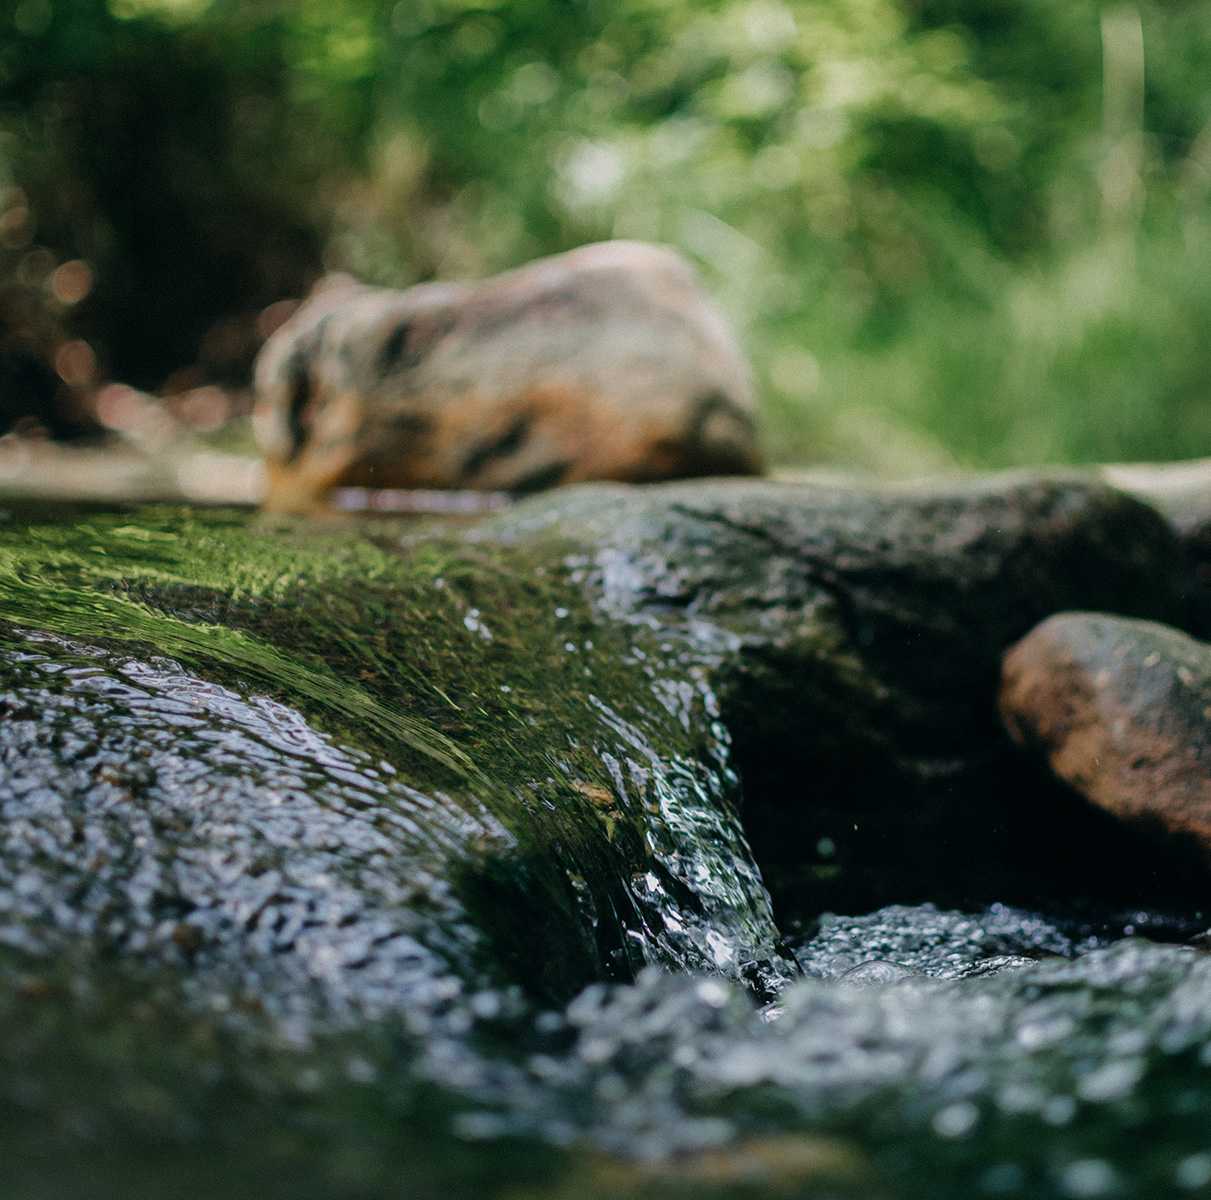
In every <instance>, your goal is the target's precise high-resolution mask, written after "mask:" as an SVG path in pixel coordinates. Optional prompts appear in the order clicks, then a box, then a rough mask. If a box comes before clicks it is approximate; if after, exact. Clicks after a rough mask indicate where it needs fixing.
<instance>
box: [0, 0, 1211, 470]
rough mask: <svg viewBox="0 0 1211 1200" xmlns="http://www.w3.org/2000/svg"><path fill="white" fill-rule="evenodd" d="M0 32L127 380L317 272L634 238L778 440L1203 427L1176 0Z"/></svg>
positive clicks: (517, 7) (1197, 11) (546, 3)
mask: <svg viewBox="0 0 1211 1200" xmlns="http://www.w3.org/2000/svg"><path fill="white" fill-rule="evenodd" d="M0 28H7V29H9V30H12V31H13V33H12V36H11V37H9V39H8V41H7V43H6V45H5V49H4V51H3V54H2V55H0V79H2V90H0V96H2V98H3V109H2V110H0V124H2V126H3V129H4V141H3V143H0V149H2V153H3V156H4V158H5V159H7V162H8V167H9V170H10V171H11V173H12V176H13V179H14V180H15V182H16V183H18V184H20V186H21V187H22V188H23V189H25V193H26V195H27V196H28V198H29V199H30V201H31V203H30V208H31V210H32V211H33V212H34V213H35V214H36V217H37V222H38V225H37V229H36V237H37V240H38V243H39V244H42V245H44V246H45V247H49V249H50V250H51V251H52V252H53V253H54V254H55V255H56V257H57V258H58V259H63V258H70V257H76V256H78V257H83V258H85V259H87V260H88V261H89V262H90V263H92V264H93V266H94V267H95V269H96V271H97V278H98V284H97V287H96V289H95V291H94V294H93V295H92V296H91V297H89V298H88V299H87V300H86V301H84V302H82V303H81V305H80V306H79V307H78V310H74V311H72V312H68V313H66V314H64V320H65V321H66V322H67V323H68V325H70V326H72V327H73V328H74V329H76V330H77V331H79V332H81V333H83V335H84V336H86V337H89V339H90V340H91V341H93V343H94V344H95V345H96V346H97V348H98V349H99V350H101V351H103V352H104V355H103V357H107V359H108V366H109V368H110V369H111V371H112V372H113V373H115V374H117V375H119V376H121V377H123V378H127V379H130V380H132V381H134V382H137V383H143V384H151V383H155V382H157V381H159V380H160V379H162V378H163V377H164V375H165V374H167V373H168V372H169V371H171V370H172V369H173V368H174V367H179V366H181V365H182V364H184V363H186V362H188V361H191V359H192V358H193V357H196V356H197V354H198V345H199V343H200V341H201V340H202V338H203V336H204V335H205V333H206V331H207V329H209V328H211V327H212V326H213V325H214V323H215V322H216V321H217V320H219V319H220V318H223V317H230V316H232V315H234V314H238V313H240V312H252V311H255V309H256V308H257V307H258V306H259V305H263V304H264V303H266V302H268V301H270V300H273V299H276V298H280V297H284V296H288V295H295V294H298V293H299V292H300V290H301V289H302V288H303V287H304V286H305V285H306V284H307V282H308V281H309V280H310V279H311V278H313V277H314V276H315V275H316V274H317V273H318V272H319V270H320V269H321V262H322V264H323V265H324V266H327V267H329V268H339V269H347V270H350V271H352V272H354V273H355V274H357V275H359V276H361V277H363V278H366V279H369V280H372V281H375V282H382V283H392V284H408V283H411V282H415V281H417V280H421V279H425V278H431V277H434V276H456V277H457V276H475V275H480V274H484V273H488V272H491V271H494V270H497V269H501V268H503V267H507V266H510V265H514V264H516V263H519V262H522V261H524V260H526V259H528V258H532V257H534V256H537V255H540V254H543V253H549V252H552V251H556V250H559V249H563V248H566V247H569V246H572V245H576V244H579V243H581V242H584V241H588V240H594V239H597V238H603V237H612V236H613V237H636V238H643V239H650V240H656V241H662V242H667V243H670V244H672V245H675V246H677V247H679V248H680V249H682V250H683V251H684V252H685V253H687V254H689V255H690V256H691V257H693V258H694V259H695V260H697V261H698V262H699V264H700V265H701V266H702V268H703V269H704V273H705V275H706V277H707V281H708V284H709V286H710V287H711V288H712V290H713V291H714V292H715V293H716V294H717V295H718V296H719V297H720V299H721V302H722V303H723V304H724V306H725V308H726V309H727V311H728V313H729V315H730V316H731V318H732V319H733V321H734V322H736V324H737V325H738V326H739V327H740V329H741V332H742V335H743V337H744V339H745V342H746V344H747V346H748V348H749V351H750V353H751V355H752V357H753V358H754V361H755V363H756V365H757V367H758V373H759V375H760V378H761V383H762V388H763V394H764V399H765V411H766V433H767V441H768V444H769V448H770V450H771V453H772V455H773V457H774V458H775V459H776V460H779V461H782V462H808V461H813V460H821V459H823V460H834V461H840V462H845V463H849V464H851V465H853V464H858V465H866V466H869V467H872V468H873V469H876V470H879V471H883V472H891V473H903V472H908V471H914V470H922V469H929V468H932V467H942V466H946V465H948V464H951V463H953V462H955V461H958V462H961V463H968V464H998V463H1005V462H1014V461H1025V460H1031V459H1052V460H1054V459H1089V458H1120V457H1168V456H1178V455H1187V454H1202V453H1207V452H1208V451H1211V418H1209V417H1207V416H1205V415H1203V414H1204V412H1205V410H1206V409H1207V407H1208V406H1207V403H1206V402H1207V399H1208V397H1207V390H1208V385H1207V383H1206V380H1207V379H1208V378H1211V349H1208V347H1211V282H1208V281H1207V280H1208V279H1211V273H1209V272H1207V271H1206V270H1205V269H1202V267H1201V261H1202V256H1203V255H1204V254H1205V252H1206V249H1207V247H1208V245H1209V244H1211V209H1209V207H1208V192H1209V191H1211V123H1209V119H1211V86H1209V85H1208V83H1207V80H1208V79H1211V0H1185V2H1181V3H1178V2H1175V0H1141V2H1140V3H1139V4H1137V5H1132V4H1120V3H1117V0H1116V2H1113V3H1110V4H1107V5H1099V4H1097V3H1094V2H1093V0H981V2H980V3H976V2H974V0H711V2H709V3H690V2H689V0H616V2H612V3H606V2H605V0H518V2H517V3H509V4H503V3H499V2H498V0H399V2H398V3H395V4H391V3H386V2H384V0H325V2H321V0H301V2H300V3H297V4H285V3H276V2H274V0H212V2H211V3H207V0H111V2H110V4H109V7H105V6H104V5H103V4H102V2H101V0H19V3H14V2H13V0H5V2H4V3H0ZM10 207H11V205H10ZM27 234H28V237H30V238H32V237H33V236H34V233H32V232H29V231H27ZM5 236H6V238H9V240H10V241H11V240H12V238H11V236H10V234H9V233H6V235H5ZM20 236H26V235H20ZM18 240H19V237H18ZM30 244H32V242H31V243H30ZM13 270H16V267H15V266H14V267H13Z"/></svg>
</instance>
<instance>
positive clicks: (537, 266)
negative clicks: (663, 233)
mask: <svg viewBox="0 0 1211 1200" xmlns="http://www.w3.org/2000/svg"><path fill="white" fill-rule="evenodd" d="M749 374H750V372H749V369H748V366H747V364H746V363H745V362H744V358H743V356H742V355H741V353H740V350H739V348H738V347H737V345H736V343H735V340H734V339H733V337H732V335H731V333H730V332H729V331H728V329H727V327H726V325H725V324H724V322H723V320H722V318H721V317H720V316H719V315H718V314H717V313H716V312H715V311H714V309H713V308H712V307H711V306H710V304H709V303H708V301H707V300H706V298H705V296H703V294H702V292H701V291H700V289H699V287H698V284H697V281H696V279H695V277H694V274H693V271H692V269H691V268H690V266H689V264H688V263H686V262H685V261H684V260H682V259H680V258H679V257H678V256H677V255H675V254H673V253H672V252H671V251H668V250H665V249H662V248H660V247H657V246H648V245H643V244H641V243H637V242H603V243H600V244H598V245H593V246H582V247H581V248H580V249H578V250H573V251H570V252H569V253H566V254H561V255H557V256H555V257H553V258H546V259H542V260H540V261H538V262H535V263H531V264H529V265H528V266H525V267H522V268H519V269H518V270H515V271H510V272H507V273H506V274H504V275H500V276H497V277H496V278H494V279H489V280H487V281H485V282H483V283H479V284H474V285H471V284H455V283H428V284H422V285H420V286H418V287H414V288H410V289H408V290H407V291H403V292H399V291H390V290H387V289H384V288H370V287H365V286H362V285H359V284H356V283H354V282H353V281H352V280H350V279H347V278H343V277H341V278H336V279H332V280H328V281H326V282H325V283H324V284H322V285H321V286H320V288H319V289H318V290H317V291H316V292H315V293H314V294H313V296H312V297H311V299H309V300H308V301H307V302H306V303H305V304H304V305H303V306H302V307H301V308H300V309H299V311H298V312H297V313H296V314H295V315H294V316H292V317H291V318H290V319H289V320H288V321H287V322H286V323H285V324H284V325H283V326H282V327H281V328H280V329H279V330H278V331H277V332H276V333H275V334H274V335H273V336H272V337H271V338H270V339H269V341H268V342H267V343H266V345H265V348H264V349H263V350H262V352H261V355H260V357H259V360H258V365H257V391H258V408H257V411H256V414H255V418H254V419H255V422H256V425H257V429H258V434H259V436H260V440H261V444H262V447H263V448H264V450H265V452H266V454H267V455H268V459H269V464H268V465H269V492H268V495H267V497H266V501H265V505H266V508H268V509H269V510H271V511H278V512H306V511H309V510H311V509H314V508H317V507H319V506H321V505H322V504H323V502H324V500H325V499H326V497H327V495H328V494H329V492H330V491H331V490H332V488H334V487H336V486H338V485H340V484H352V485H355V486H363V487H378V488H383V487H386V488H478V489H495V490H504V491H511V492H519V493H524V492H534V491H539V490H541V489H543V488H548V487H553V486H555V485H556V484H561V483H575V482H580V481H583V480H589V479H620V480H629V481H642V480H656V479H676V478H679V477H683V476H701V475H727V474H743V475H751V474H756V473H758V472H759V471H760V470H761V460H760V456H759V454H758V452H757V449H756V443H755V441H754V438H753V413H754V401H753V394H752V388H751V385H750V382H749Z"/></svg>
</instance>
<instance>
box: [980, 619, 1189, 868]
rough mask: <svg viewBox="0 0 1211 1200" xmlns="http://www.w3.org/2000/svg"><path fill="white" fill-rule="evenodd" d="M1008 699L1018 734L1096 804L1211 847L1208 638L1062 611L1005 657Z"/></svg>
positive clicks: (1011, 725) (1007, 714)
mask: <svg viewBox="0 0 1211 1200" xmlns="http://www.w3.org/2000/svg"><path fill="white" fill-rule="evenodd" d="M1000 708H1001V717H1002V719H1003V720H1004V722H1005V726H1006V728H1007V729H1008V730H1009V732H1010V734H1011V735H1012V737H1013V738H1014V740H1015V741H1017V742H1019V743H1020V744H1022V745H1024V746H1032V747H1038V748H1039V749H1041V750H1042V751H1043V752H1044V753H1045V754H1046V755H1047V758H1048V761H1049V762H1050V764H1051V767H1052V770H1054V771H1055V773H1056V774H1057V775H1058V776H1059V777H1060V778H1061V779H1063V780H1064V781H1065V782H1066V783H1068V784H1070V785H1071V786H1072V787H1073V788H1075V789H1076V790H1077V791H1078V792H1080V793H1081V794H1082V795H1084V796H1085V797H1086V798H1087V799H1089V800H1091V801H1092V802H1093V803H1094V804H1096V805H1098V806H1100V807H1101V808H1103V809H1105V810H1106V811H1108V812H1110V813H1113V814H1114V815H1115V816H1118V817H1122V818H1125V819H1127V820H1133V821H1140V822H1144V823H1146V824H1149V825H1152V826H1155V827H1159V828H1162V829H1164V830H1165V831H1167V832H1168V833H1170V834H1175V835H1179V836H1180V837H1182V838H1183V839H1186V840H1192V841H1194V842H1195V843H1197V845H1198V846H1199V847H1200V848H1201V850H1202V851H1203V852H1204V853H1205V854H1207V855H1211V646H1208V645H1206V644H1204V643H1202V642H1198V641H1195V640H1194V639H1193V638H1191V637H1188V636H1187V635H1186V634H1184V633H1181V632H1179V631H1178V630H1176V629H1172V628H1170V627H1169V626H1167V625H1159V624H1156V623H1155V622H1152V621H1134V620H1128V619H1126V618H1123V617H1111V616H1105V615H1102V614H1100V613H1060V614H1058V615H1056V616H1054V617H1050V618H1048V619H1047V620H1046V621H1044V622H1043V623H1042V624H1041V625H1039V626H1037V627H1036V628H1035V629H1034V630H1033V631H1032V632H1031V633H1029V634H1028V635H1027V636H1026V637H1025V638H1023V640H1022V641H1020V642H1018V644H1017V645H1016V646H1014V647H1013V648H1012V649H1011V650H1009V652H1008V653H1007V654H1006V655H1005V659H1004V667H1003V674H1002V684H1001V694H1000Z"/></svg>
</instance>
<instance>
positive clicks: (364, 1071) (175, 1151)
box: [0, 510, 1211, 1198]
mask: <svg viewBox="0 0 1211 1200" xmlns="http://www.w3.org/2000/svg"><path fill="white" fill-rule="evenodd" d="M506 532H507V533H508V536H501V537H495V536H489V535H485V534H484V533H483V532H482V531H470V532H467V533H460V532H457V531H455V532H447V533H445V534H443V535H441V536H440V537H439V536H432V537H429V536H425V537H420V536H418V535H416V534H413V533H408V532H407V531H402V530H400V529H395V528H393V527H391V526H387V525H379V526H375V527H373V528H372V529H371V531H370V532H369V533H368V534H367V532H366V531H365V530H361V529H358V530H351V529H348V528H333V529H330V530H324V529H316V528H312V527H305V526H297V525H286V526H266V525H258V524H251V525H250V524H249V522H248V519H247V518H244V517H237V516H229V515H223V514H199V513H191V512H182V511H166V510H152V511H145V512H140V513H128V514H106V513H91V514H80V513H71V512H64V513H61V514H57V515H55V514H52V515H51V516H50V517H46V516H43V515H22V514H20V513H16V514H13V515H12V516H11V518H10V520H9V521H8V522H7V523H6V524H5V525H4V526H3V527H0V617H2V618H3V621H4V622H5V623H4V626H3V647H2V649H0V693H2V696H3V699H0V1143H2V1144H3V1145H4V1147H5V1157H6V1166H5V1175H6V1177H5V1183H4V1185H3V1187H4V1189H5V1191H4V1194H6V1195H12V1196H19V1197H23V1198H24V1197H41V1196H60V1195H62V1196H67V1195H79V1194H84V1193H87V1194H89V1195H98V1196H108V1195H113V1196H123V1197H126V1196H132V1195H137V1196H141V1195H147V1196H160V1195H168V1194H172V1195H174V1196H199V1197H202V1196H206V1197H212V1196H216V1197H217V1196H220V1195H221V1196H224V1197H228V1196H232V1197H239V1196H244V1195H248V1196H253V1195H260V1196H264V1195H282V1196H286V1195H290V1196H295V1197H298V1196H310V1195H314V1196H317V1197H318V1196H333V1195H338V1196H344V1195H347V1196H367V1197H369V1196H383V1197H387V1196H399V1197H405V1196H406V1197H414V1196H451V1197H454V1196H483V1195H502V1196H503V1195H508V1196H516V1197H521V1196H534V1197H538V1196H551V1197H556V1196H559V1197H562V1196H567V1197H572V1196H589V1197H592V1196H603V1197H604V1196H619V1195H624V1196H625V1195H634V1196H645V1195H653V1196H657V1195H659V1196H665V1195H669V1196H673V1195H686V1196H690V1195H693V1196H699V1195H727V1196H732V1195H735V1196H766V1195H769V1196H774V1195H813V1196H815V1195H844V1196H870V1197H876V1196H918V1195H919V1196H971V1195H988V1196H999V1195H1021V1196H1048V1195H1055V1196H1122V1195H1163V1194H1179V1195H1185V1194H1205V1193H1207V1192H1208V1191H1211V1066H1209V1064H1211V957H1208V956H1206V955H1205V954H1203V953H1202V952H1201V951H1199V950H1198V949H1196V948H1193V947H1191V946H1185V945H1180V944H1161V943H1159V942H1156V941H1150V940H1146V937H1148V936H1152V937H1158V936H1159V937H1163V938H1164V939H1166V940H1168V941H1179V940H1180V939H1181V938H1183V937H1187V936H1190V935H1193V934H1194V933H1195V932H1197V931H1198V930H1199V929H1200V928H1202V927H1203V925H1205V924H1206V922H1203V920H1202V914H1201V911H1200V910H1199V909H1198V907H1197V904H1198V902H1199V896H1198V894H1197V892H1196V891H1195V892H1191V891H1189V890H1187V891H1185V892H1182V891H1178V892H1170V893H1164V900H1165V903H1161V902H1160V901H1159V900H1158V899H1157V897H1158V896H1161V895H1162V893H1163V889H1161V891H1158V892H1157V893H1156V894H1155V895H1149V896H1146V897H1144V900H1146V901H1147V902H1146V903H1145V902H1143V901H1141V907H1140V908H1139V909H1138V910H1137V911H1126V910H1123V909H1122V906H1121V903H1120V899H1121V898H1120V896H1119V895H1118V894H1117V893H1115V891H1114V888H1113V887H1108V889H1107V895H1108V896H1110V897H1111V899H1110V900H1108V901H1107V903H1106V904H1104V905H1102V906H1101V907H1098V905H1097V903H1096V902H1097V900H1098V897H1097V896H1096V895H1093V896H1090V897H1089V903H1088V904H1086V905H1084V906H1082V905H1076V904H1073V903H1072V902H1071V897H1067V896H1065V897H1061V898H1060V899H1059V900H1057V902H1056V903H1055V904H1054V905H1051V906H1050V907H1048V906H1046V905H1036V906H1034V907H1030V908H1027V907H1022V906H1020V905H1015V904H1014V903H1006V902H1001V903H998V902H996V900H995V898H984V899H981V900H980V902H979V903H974V902H973V903H972V904H971V905H970V906H969V907H968V911H966V912H957V911H950V910H948V909H947V908H944V907H935V906H934V905H932V904H928V903H925V904H922V903H912V904H905V905H893V906H890V907H887V906H885V907H882V908H879V909H878V910H877V911H874V912H871V913H865V914H863V913H855V914H852V915H830V914H820V913H806V912H799V913H798V914H797V917H796V918H795V919H793V920H791V919H788V920H786V921H784V927H783V928H782V929H781V930H779V929H778V928H777V927H776V926H775V923H774V917H773V908H772V906H771V903H770V900H769V898H768V896H767V894H766V891H765V888H764V886H763V883H762V877H761V875H760V873H759V870H758V866H757V864H756V863H755V862H754V860H753V859H752V856H751V855H750V853H749V850H748V847H747V844H746V842H745V838H744V833H743V829H742V823H741V820H740V816H739V812H738V808H737V805H738V802H739V781H738V780H737V778H736V775H735V762H734V754H733V749H732V745H731V735H730V731H729V727H728V723H727V703H728V701H727V696H726V693H725V692H723V691H721V690H720V689H719V688H718V687H717V686H716V684H717V681H718V680H719V679H720V678H721V676H720V675H719V674H718V669H719V667H718V664H719V663H721V662H723V661H724V660H725V659H726V656H727V655H728V654H729V653H732V649H733V648H732V645H731V643H729V641H728V638H727V636H726V631H724V632H721V631H720V630H719V629H718V628H708V627H705V626H704V625H702V624H701V623H700V624H699V625H698V626H697V627H694V628H689V629H687V628H686V627H685V626H684V625H682V626H675V625H674V624H673V623H671V622H665V621H661V620H657V619H654V618H652V617H651V616H650V613H645V614H641V616H640V618H637V619H634V620H630V619H627V620H620V619H618V618H617V617H616V616H615V617H611V616H610V615H609V614H608V613H606V612H605V611H604V610H603V609H602V608H601V607H600V606H598V605H597V602H596V600H595V599H594V593H593V591H592V586H593V578H600V577H601V574H602V573H603V572H610V571H613V572H614V574H613V575H612V576H611V577H610V578H611V586H615V587H618V588H621V587H622V583H621V582H620V579H621V575H620V574H619V572H620V571H621V570H622V567H623V566H624V565H625V564H624V563H622V561H621V558H620V554H619V552H618V549H617V546H613V547H609V546H607V547H605V548H604V549H600V550H594V548H593V547H592V546H588V547H586V546H585V545H578V544H573V543H572V542H570V541H569V540H568V538H567V536H566V530H565V531H558V536H549V537H548V536H546V535H543V536H541V537H532V538H530V539H529V540H526V539H525V538H523V537H522V536H521V535H519V534H518V533H517V532H516V527H513V528H512V529H511V530H508V531H506ZM528 536H529V535H527V537H528ZM594 571H596V572H598V574H597V576H596V577H594ZM586 580H587V581H588V587H587V588H586V586H585V583H586ZM678 619H680V617H679V618H678ZM812 636H813V637H815V636H817V635H815V634H813V635H812ZM810 783H811V781H810V780H805V789H808V790H810ZM1057 802H1058V801H1057ZM989 849H990V853H993V852H995V850H996V847H995V846H990V848H989ZM1084 849H1085V850H1086V851H1088V850H1089V849H1090V848H1089V847H1086V848H1084ZM1092 849H1093V850H1096V847H1093V848H1092ZM813 850H814V852H815V855H816V859H817V860H819V859H820V858H821V856H823V859H824V860H827V861H825V863H824V865H825V866H826V867H827V866H829V865H830V863H833V862H834V860H835V859H836V858H838V857H841V856H840V855H836V854H835V852H834V853H833V855H832V858H830V856H829V854H827V853H824V852H823V851H824V850H827V848H826V847H825V848H822V847H820V846H819V845H818V844H816V843H814V844H813ZM904 850H905V854H906V855H910V854H911V853H912V852H913V847H912V846H911V845H906V846H905V848H904ZM1079 852H1080V848H1074V849H1073V851H1072V853H1074V854H1075V853H1079ZM1138 853H1139V854H1140V855H1141V856H1144V857H1147V855H1149V854H1150V853H1152V851H1151V850H1150V849H1149V848H1147V846H1146V845H1144V844H1142V843H1141V844H1140V845H1139V848H1138ZM1158 861H1160V860H1158ZM834 865H835V864H834ZM841 869H844V865H843V864H842V867H841ZM1183 906H1184V907H1183ZM1128 926H1130V927H1131V932H1132V933H1133V934H1135V935H1141V934H1142V935H1145V936H1144V937H1141V936H1126V937H1124V936H1123V935H1124V934H1127V932H1128V929H1127V927H1128Z"/></svg>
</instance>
